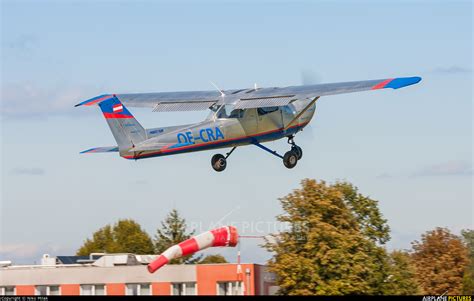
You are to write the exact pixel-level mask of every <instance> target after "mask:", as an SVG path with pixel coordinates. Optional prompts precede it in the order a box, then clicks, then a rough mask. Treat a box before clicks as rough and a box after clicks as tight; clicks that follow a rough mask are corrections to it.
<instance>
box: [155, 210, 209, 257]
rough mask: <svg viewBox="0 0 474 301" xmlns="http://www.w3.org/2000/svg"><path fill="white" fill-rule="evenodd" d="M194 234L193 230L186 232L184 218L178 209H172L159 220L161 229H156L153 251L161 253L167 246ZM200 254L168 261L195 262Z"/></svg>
mask: <svg viewBox="0 0 474 301" xmlns="http://www.w3.org/2000/svg"><path fill="white" fill-rule="evenodd" d="M192 235H194V231H191V232H189V233H187V232H186V220H185V219H184V218H182V217H181V216H180V215H179V212H178V210H176V209H173V210H171V212H170V213H169V214H168V216H167V217H166V218H165V220H164V221H162V222H161V229H157V230H156V235H155V252H156V253H157V254H161V253H163V252H164V251H165V250H166V249H168V248H169V247H171V246H173V245H176V244H179V243H180V242H182V241H185V240H186V239H189V238H190V237H191V236H192ZM201 257H202V256H200V255H199V256H193V254H191V255H188V256H183V257H181V258H176V259H173V260H171V261H170V264H183V263H197V262H198V261H199V260H200V259H201Z"/></svg>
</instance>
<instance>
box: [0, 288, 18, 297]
mask: <svg viewBox="0 0 474 301" xmlns="http://www.w3.org/2000/svg"><path fill="white" fill-rule="evenodd" d="M15 295H16V291H15V287H14V286H1V287H0V296H15Z"/></svg>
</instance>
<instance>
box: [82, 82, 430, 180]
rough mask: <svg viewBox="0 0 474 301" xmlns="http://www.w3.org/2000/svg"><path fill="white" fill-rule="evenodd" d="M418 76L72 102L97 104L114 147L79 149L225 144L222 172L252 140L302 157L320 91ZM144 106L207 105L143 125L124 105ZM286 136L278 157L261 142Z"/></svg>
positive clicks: (292, 158)
mask: <svg viewBox="0 0 474 301" xmlns="http://www.w3.org/2000/svg"><path fill="white" fill-rule="evenodd" d="M420 80H421V78H420V77H400V78H389V79H378V80H367V81H355V82H344V83H330V84H317V85H303V86H290V87H284V88H278V87H271V88H257V87H256V86H255V88H252V89H235V90H226V91H222V90H220V89H218V88H217V87H216V88H217V90H215V91H186V92H159V93H135V94H104V95H100V96H97V97H94V98H91V99H89V100H86V101H83V102H81V103H79V104H77V105H76V107H77V106H81V105H84V106H92V105H98V106H99V107H100V109H101V110H102V112H103V114H104V117H105V119H106V120H107V123H108V124H109V127H110V130H111V131H112V134H113V135H114V138H115V140H116V141H117V146H111V147H97V148H91V149H88V150H85V151H83V152H81V153H102V152H119V154H120V156H121V157H123V158H126V159H143V158H151V157H158V156H166V155H174V154H180V153H187V152H193V151H202V150H209V149H217V148H226V147H229V148H231V150H230V151H229V152H227V153H226V154H225V155H222V154H216V155H214V156H213V157H212V159H211V165H212V167H213V168H214V170H216V171H223V170H224V169H225V168H226V166H227V158H228V157H229V156H230V155H231V154H232V152H233V151H234V150H235V149H236V148H237V147H239V146H244V145H249V144H253V145H256V146H258V147H260V148H261V149H263V150H265V151H267V152H269V153H271V154H273V155H275V156H277V157H279V158H281V159H282V160H283V164H284V165H285V166H286V167H287V168H293V167H295V166H296V163H297V162H298V160H300V159H301V158H302V156H303V151H302V149H301V148H300V147H299V146H297V145H296V144H295V142H294V137H295V135H296V134H297V133H298V132H299V131H301V130H302V129H303V128H304V127H305V126H306V125H307V124H308V123H309V122H310V121H311V119H312V117H313V115H314V112H315V109H316V101H317V100H318V99H319V98H320V97H322V96H328V95H335V94H344V93H352V92H359V91H367V90H378V89H386V88H392V89H399V88H402V87H406V86H409V85H413V84H416V83H418V82H419V81H420ZM125 105H126V106H128V107H149V108H152V110H153V111H154V112H170V111H202V110H210V111H211V112H210V114H209V116H208V117H207V118H206V119H205V120H204V121H202V122H198V123H195V124H186V125H179V126H169V127H160V128H151V129H145V128H143V127H142V126H141V125H140V123H139V122H138V121H137V120H136V119H135V118H134V117H133V116H132V114H131V113H130V111H129V110H128V109H127V108H126V107H125ZM285 137H286V138H287V139H288V143H289V144H290V145H291V148H290V150H289V151H287V152H286V153H285V154H284V155H283V156H282V155H280V154H278V153H277V152H276V151H273V150H271V149H269V148H267V147H266V146H264V145H262V143H263V142H267V141H273V140H277V139H281V138H285Z"/></svg>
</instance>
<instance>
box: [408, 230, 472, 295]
mask: <svg viewBox="0 0 474 301" xmlns="http://www.w3.org/2000/svg"><path fill="white" fill-rule="evenodd" d="M412 246H413V253H412V259H413V263H414V266H415V270H416V280H417V282H418V284H419V286H420V288H421V290H422V291H421V293H423V294H428V295H441V294H450V295H459V294H461V292H462V284H463V276H464V272H465V270H466V265H467V263H468V260H469V258H468V250H467V247H466V246H465V245H464V243H463V241H462V240H461V238H460V237H458V236H456V235H454V234H452V233H451V232H450V231H449V230H448V229H446V228H436V229H434V230H432V231H428V232H426V233H425V234H423V235H422V236H421V242H420V241H414V242H413V243H412Z"/></svg>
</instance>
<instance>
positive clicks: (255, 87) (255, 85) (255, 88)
mask: <svg viewBox="0 0 474 301" xmlns="http://www.w3.org/2000/svg"><path fill="white" fill-rule="evenodd" d="M253 89H254V90H255V91H257V90H258V87H257V83H254V84H253Z"/></svg>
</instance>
